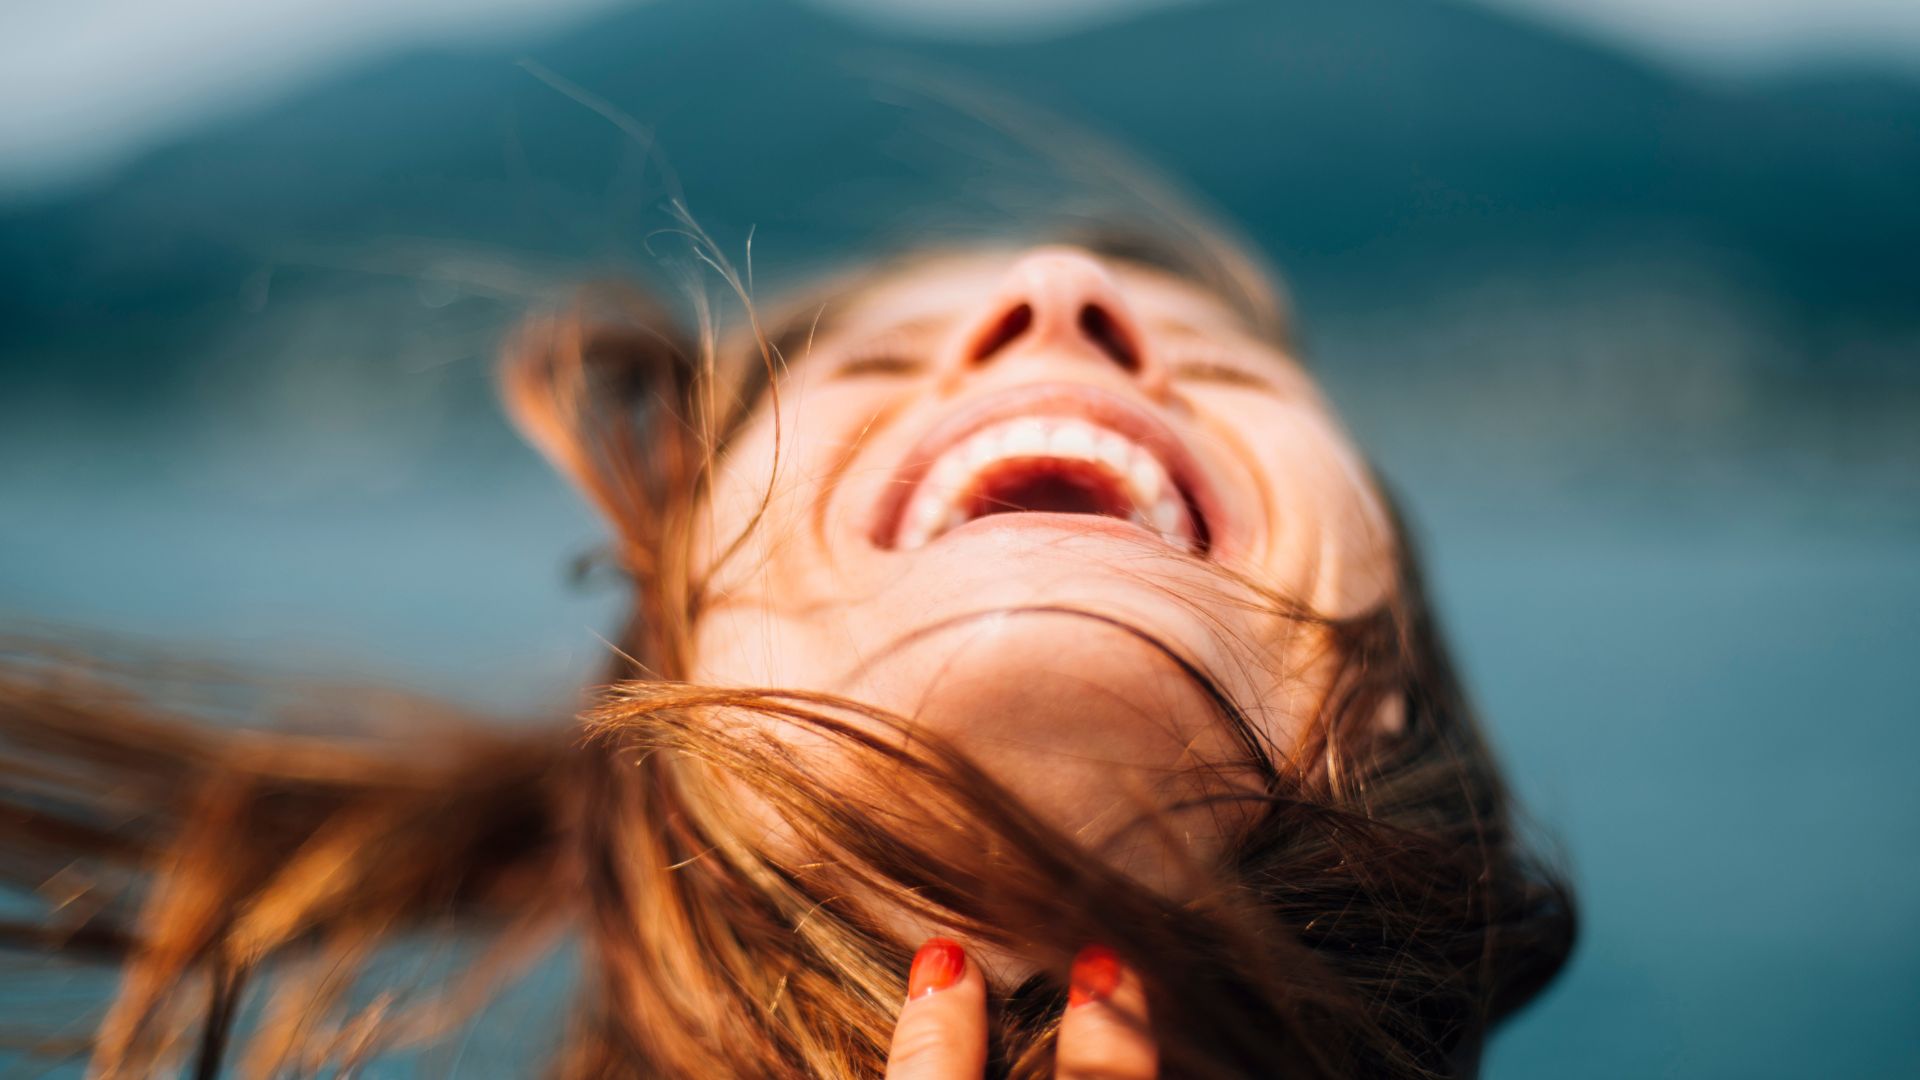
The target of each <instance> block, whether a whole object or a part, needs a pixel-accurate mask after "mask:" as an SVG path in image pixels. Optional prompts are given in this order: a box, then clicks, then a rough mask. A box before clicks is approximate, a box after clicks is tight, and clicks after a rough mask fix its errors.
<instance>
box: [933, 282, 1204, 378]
mask: <svg viewBox="0 0 1920 1080" xmlns="http://www.w3.org/2000/svg"><path fill="white" fill-rule="evenodd" d="M1055 358H1060V359H1065V358H1072V359H1077V360H1085V361H1088V362H1091V363H1096V364H1102V365H1106V366H1107V367H1109V368H1113V369H1118V370H1119V371H1122V372H1124V373H1126V374H1127V375H1128V376H1130V377H1131V378H1132V379H1133V381H1134V382H1135V383H1137V384H1138V385H1139V387H1140V388H1141V389H1142V390H1145V391H1146V392H1147V393H1148V394H1150V395H1152V396H1155V397H1158V396H1160V395H1161V394H1162V393H1164V392H1165V390H1166V382H1167V379H1166V373H1165V370H1164V369H1163V368H1162V366H1161V364H1160V361H1159V359H1158V358H1157V357H1156V356H1155V355H1154V352H1153V350H1152V349H1151V348H1149V347H1148V343H1147V341H1146V338H1145V336H1144V335H1143V334H1142V333H1141V330H1140V325H1139V322H1138V320H1137V319H1136V317H1135V315H1134V312H1133V310H1132V309H1131V308H1130V307H1129V306H1128V304H1127V301H1126V298H1125V296H1123V295H1122V293H1121V291H1120V286H1119V283H1118V282H1116V281H1115V280H1114V277H1113V274H1112V273H1111V272H1110V271H1109V270H1108V269H1107V267H1106V266H1105V265H1103V264H1102V263H1101V262H1100V260H1099V259H1097V258H1095V257H1094V256H1092V255H1090V254H1088V253H1087V252H1084V251H1081V250H1078V249H1076V248H1065V247H1046V248H1036V249H1034V250H1032V251H1029V252H1027V253H1026V254H1024V255H1022V256H1021V257H1020V259H1019V261H1017V262H1015V263H1014V264H1013V267H1012V269H1010V270H1008V271H1007V275H1006V277H1005V278H1004V279H1003V280H1002V281H1001V283H1000V286H999V288H998V289H997V290H996V291H995V292H994V294H993V297H992V299H990V300H989V301H987V302H986V303H985V304H983V305H981V306H980V308H979V310H977V311H975V312H973V313H972V314H971V316H970V317H969V318H968V319H967V320H965V321H964V322H963V324H962V326H961V328H960V331H959V333H958V334H957V335H956V336H955V338H954V339H953V341H952V343H951V344H950V346H949V348H948V354H947V356H946V357H945V358H944V359H945V366H946V368H947V371H946V373H945V374H946V375H947V380H948V384H949V385H957V384H958V383H959V382H961V381H963V380H964V379H965V378H966V377H967V376H968V375H969V374H972V373H975V372H978V371H981V370H984V369H986V368H988V367H994V366H998V365H1003V364H1012V363H1020V362H1024V361H1026V360H1032V359H1055Z"/></svg>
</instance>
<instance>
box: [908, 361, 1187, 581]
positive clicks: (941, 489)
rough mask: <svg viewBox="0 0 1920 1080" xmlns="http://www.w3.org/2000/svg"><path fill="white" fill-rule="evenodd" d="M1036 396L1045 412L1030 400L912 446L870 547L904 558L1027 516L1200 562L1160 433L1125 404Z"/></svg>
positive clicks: (1179, 479)
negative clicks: (1133, 539) (1125, 531)
mask: <svg viewBox="0 0 1920 1080" xmlns="http://www.w3.org/2000/svg"><path fill="white" fill-rule="evenodd" d="M1039 394H1040V397H1041V398H1042V399H1045V400H1036V399H1035V393H1034V391H1031V390H1030V391H1028V392H1027V393H1026V394H1024V395H1021V396H1020V397H1019V398H1018V399H1015V400H1010V401H1008V402H1005V403H1001V404H1000V407H996V408H990V409H988V410H986V412H985V414H984V415H978V414H976V415H972V416H970V417H969V418H966V419H964V420H963V421H962V422H961V423H960V424H959V425H957V426H956V425H944V426H943V430H942V431H939V432H936V433H935V435H934V436H933V437H932V438H930V439H929V440H927V442H926V443H923V444H922V448H921V449H920V450H918V451H916V453H914V454H913V455H910V456H909V460H910V462H911V463H912V464H910V465H909V466H907V467H906V468H903V470H902V471H901V474H900V475H899V476H897V477H896V480H897V481H898V483H896V484H895V486H894V489H893V495H892V498H891V499H890V500H889V501H888V504H887V505H885V506H884V507H883V510H882V513H881V516H880V519H879V522H878V525H877V527H876V529H875V535H874V540H875V542H876V544H877V545H878V546H880V547H883V548H891V549H894V550H899V551H912V550H915V549H917V548H921V547H924V546H926V545H927V544H929V543H932V542H933V541H935V540H937V539H939V538H940V537H941V536H943V535H945V534H946V533H948V532H951V531H953V530H954V529H957V528H959V527H960V526H962V525H965V524H967V523H969V522H972V521H977V520H979V519H981V518H986V517H991V516H994V515H1000V514H1036V513H1038V514H1081V515H1089V516H1093V517H1101V518H1111V519H1116V520H1119V521H1124V522H1128V523H1131V524H1133V525H1135V526H1137V527H1139V528H1141V529H1145V530H1147V531H1148V532H1151V533H1153V534H1155V535H1158V536H1159V537H1161V538H1162V539H1164V540H1165V541H1166V542H1167V543H1169V544H1171V545H1173V546H1174V547H1177V548H1179V549H1181V550H1183V551H1190V552H1195V553H1204V552H1205V551H1206V550H1207V547H1208V529H1207V521H1206V517H1205V515H1204V514H1203V513H1202V512H1201V509H1200V506H1199V504H1198V502H1197V501H1196V499H1195V497H1194V492H1193V490H1192V486H1191V484H1190V482H1188V480H1187V477H1188V475H1189V474H1190V473H1191V471H1192V470H1191V468H1190V466H1189V465H1188V463H1187V462H1186V461H1185V460H1184V457H1183V455H1182V454H1181V453H1179V452H1178V449H1177V446H1176V444H1175V442H1174V440H1173V439H1172V436H1171V434H1170V433H1168V432H1166V431H1165V430H1164V429H1163V428H1162V427H1160V426H1159V425H1158V424H1157V423H1155V422H1154V421H1152V420H1151V418H1149V417H1147V416H1145V415H1144V414H1141V413H1140V412H1139V411H1138V410H1137V409H1135V408H1133V407H1132V406H1131V405H1130V404H1124V403H1117V402H1110V401H1109V402H1099V403H1098V404H1099V405H1100V406H1101V407H1098V408H1094V407H1089V406H1090V405H1091V404H1094V402H1091V401H1090V400H1089V397H1088V395H1087V393H1085V392H1084V391H1083V390H1079V389H1077V388H1069V390H1068V391H1067V392H1066V393H1065V394H1064V395H1062V393H1061V392H1059V391H1054V392H1051V393H1049V392H1048V391H1047V390H1046V389H1045V388H1042V390H1041V391H1040V392H1039ZM1105 396H1106V395H1101V397H1105ZM1020 405H1026V406H1027V407H1026V408H1020V407H1019V406H1020ZM1067 405H1072V406H1073V407H1072V408H1065V406H1067ZM1035 406H1039V407H1038V408H1036V407H1035Z"/></svg>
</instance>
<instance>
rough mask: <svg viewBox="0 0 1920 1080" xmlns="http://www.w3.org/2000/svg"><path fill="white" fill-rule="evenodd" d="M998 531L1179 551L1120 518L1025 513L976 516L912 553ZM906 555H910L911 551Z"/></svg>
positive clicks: (1148, 530)
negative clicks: (1114, 541) (1090, 537)
mask: <svg viewBox="0 0 1920 1080" xmlns="http://www.w3.org/2000/svg"><path fill="white" fill-rule="evenodd" d="M1001 531H1007V532H1015V533H1019V532H1032V531H1038V532H1049V533H1073V534H1077V535H1099V536H1114V537H1121V538H1124V539H1127V540H1132V541H1136V542H1138V541H1145V542H1146V543H1149V544H1151V545H1152V546H1153V547H1156V548H1160V549H1164V550H1166V551H1170V552H1174V551H1178V550H1179V549H1178V548H1176V547H1175V546H1174V545H1173V544H1171V543H1168V541H1167V539H1166V538H1165V537H1163V536H1161V535H1160V534H1159V533H1157V532H1154V531H1153V530H1151V529H1148V528H1146V527H1144V526H1140V525H1135V524H1134V523H1133V522H1131V521H1123V520H1121V519H1120V518H1115V517H1106V516H1104V515H1101V514H1060V513H1053V512H1050V511H1045V510H1026V511H1021V512H1018V513H1011V514H988V515H986V516H985V517H977V518H974V519H973V520H971V521H968V522H965V523H963V524H960V525H955V526H954V527H953V528H951V529H948V530H947V531H946V532H943V533H941V534H940V535H939V536H936V537H934V538H933V539H932V540H931V541H928V543H927V547H926V548H918V549H915V550H917V551H925V550H927V548H931V547H935V546H937V545H939V544H940V543H942V542H943V541H945V540H947V539H948V538H950V537H954V536H961V535H964V534H968V533H988V532H1001ZM908 554H911V552H909V553H908Z"/></svg>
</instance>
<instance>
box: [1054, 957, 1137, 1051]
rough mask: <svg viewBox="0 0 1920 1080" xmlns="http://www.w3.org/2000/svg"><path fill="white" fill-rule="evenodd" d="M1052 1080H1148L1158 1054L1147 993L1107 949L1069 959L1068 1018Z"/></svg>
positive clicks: (1057, 1048)
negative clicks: (1149, 1018) (1148, 1019)
mask: <svg viewBox="0 0 1920 1080" xmlns="http://www.w3.org/2000/svg"><path fill="white" fill-rule="evenodd" d="M1053 1061H1054V1065H1053V1069H1054V1073H1053V1075H1054V1077H1055V1080H1153V1078H1154V1077H1155V1076H1157V1075H1159V1071H1160V1054H1159V1051H1158V1050H1157V1049H1156V1048H1155V1047H1154V1044H1153V1032H1152V1030H1151V1029H1150V1028H1149V1027H1148V1026H1147V991H1146V987H1145V986H1143V985H1142V984H1141V982H1140V976H1139V975H1137V974H1135V973H1134V971H1133V970H1132V969H1131V968H1129V967H1127V966H1126V965H1125V964H1122V963H1121V962H1120V958H1119V957H1118V956H1116V955H1114V952H1113V950H1112V949H1109V948H1106V947H1105V946H1102V945H1089V946H1087V947H1086V948H1084V949H1081V950H1080V955H1078V956H1076V957H1074V958H1073V976H1072V982H1071V989H1070V990H1069V991H1068V994H1067V1015H1066V1016H1065V1017H1063V1018H1062V1019H1061V1021H1060V1038H1059V1041H1058V1043H1057V1044H1056V1045H1055V1049H1054V1058H1053Z"/></svg>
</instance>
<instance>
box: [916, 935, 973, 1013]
mask: <svg viewBox="0 0 1920 1080" xmlns="http://www.w3.org/2000/svg"><path fill="white" fill-rule="evenodd" d="M966 970H967V954H966V951H965V950H964V949H962V948H960V946H959V945H957V944H955V943H953V942H951V941H948V940H947V939H946V938H938V937H937V938H934V939H932V940H930V941H928V942H927V943H926V944H925V945H922V946H920V951H919V952H917V953H914V954H913V967H911V968H909V969H908V970H907V1000H908V1001H913V1000H915V999H918V998H923V997H926V996H927V995H928V994H932V993H936V992H938V991H941V990H945V989H946V988H947V987H949V986H952V985H953V984H954V983H957V982H959V981H960V976H961V975H963V974H965V973H966Z"/></svg>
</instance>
